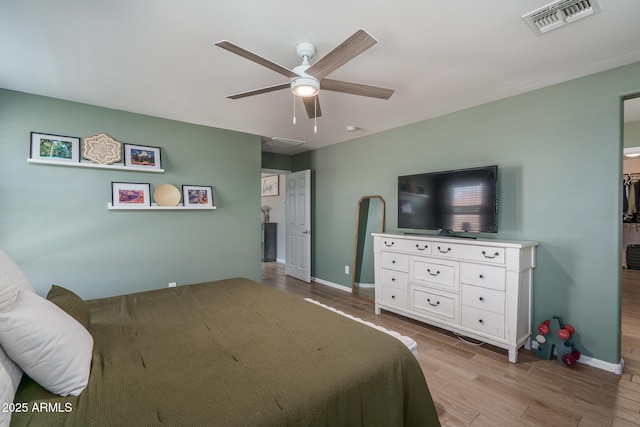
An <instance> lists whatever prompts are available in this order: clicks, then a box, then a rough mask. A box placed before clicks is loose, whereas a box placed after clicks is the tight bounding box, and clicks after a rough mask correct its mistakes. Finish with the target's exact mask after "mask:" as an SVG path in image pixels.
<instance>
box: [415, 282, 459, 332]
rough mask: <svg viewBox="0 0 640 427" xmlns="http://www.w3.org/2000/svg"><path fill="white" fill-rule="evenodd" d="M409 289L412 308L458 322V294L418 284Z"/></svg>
mask: <svg viewBox="0 0 640 427" xmlns="http://www.w3.org/2000/svg"><path fill="white" fill-rule="evenodd" d="M411 291H412V293H413V295H412V302H411V305H412V308H413V309H415V310H418V311H421V312H423V313H427V314H429V315H434V316H437V317H440V318H442V319H445V320H448V321H451V322H455V323H458V302H459V299H458V295H456V294H444V293H439V292H437V291H435V292H434V291H432V290H431V289H427V288H422V287H419V286H415V287H413V288H412V290H411Z"/></svg>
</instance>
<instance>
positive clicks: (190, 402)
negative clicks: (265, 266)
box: [0, 251, 439, 426]
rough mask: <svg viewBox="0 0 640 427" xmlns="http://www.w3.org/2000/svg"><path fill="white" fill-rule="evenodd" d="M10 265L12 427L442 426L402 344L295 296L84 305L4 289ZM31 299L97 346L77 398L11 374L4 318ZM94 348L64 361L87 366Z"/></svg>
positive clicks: (195, 289)
mask: <svg viewBox="0 0 640 427" xmlns="http://www.w3.org/2000/svg"><path fill="white" fill-rule="evenodd" d="M1 255H3V254H2V253H1V251H0V256H1ZM5 257H6V256H5ZM9 263H10V261H9ZM7 265H8V264H7V261H6V260H5V262H4V264H3V262H2V260H0V285H2V287H1V288H0V299H1V300H2V301H0V343H1V344H2V347H3V348H4V350H6V354H5V353H4V352H3V353H2V354H0V360H1V359H2V358H3V357H4V359H5V361H4V362H3V366H4V371H3V372H5V373H6V372H10V373H11V371H12V369H13V370H15V368H16V367H17V368H18V369H19V370H20V377H21V378H20V379H19V386H17V383H18V381H16V380H15V379H13V380H12V379H9V380H7V379H6V378H3V374H2V372H0V378H2V386H3V392H4V394H3V395H2V397H3V398H4V399H5V400H4V401H2V405H3V408H0V409H4V411H3V414H2V416H4V418H0V420H3V421H2V422H4V423H5V425H8V424H9V417H7V415H10V420H11V425H17V426H23V425H37V426H60V425H64V426H88V425H91V426H102V425H104V426H117V425H123V426H128V425H136V426H146V425H182V426H184V425H189V426H192V425H193V426H196V425H197V426H200V425H202V426H204V425H206V426H218V425H219V426H254V425H255V426H328V425H331V426H354V425H363V426H401V425H404V426H429V425H439V422H438V417H437V413H436V410H435V408H434V405H433V401H432V399H431V396H430V394H429V390H428V387H427V384H426V382H425V379H424V376H423V373H422V371H421V368H420V366H419V364H418V363H417V360H416V358H415V356H414V355H413V354H412V352H411V351H410V350H409V349H408V348H407V347H406V346H405V345H404V344H403V343H402V342H401V341H399V340H398V339H396V338H394V337H393V336H390V335H389V334H385V333H383V332H380V331H378V330H376V329H374V328H371V327H369V326H367V325H364V324H361V323H359V322H355V321H353V320H352V319H349V318H347V317H345V316H341V315H339V314H336V313H332V312H331V311H329V310H326V309H325V308H323V307H320V306H318V305H315V304H311V303H309V302H306V301H304V300H302V299H301V298H299V297H296V296H293V295H289V294H286V293H284V292H281V291H279V290H276V289H273V288H270V287H268V286H264V285H261V284H259V283H256V282H253V281H250V280H248V279H244V278H234V279H227V280H220V281H216V282H209V283H199V284H193V285H186V286H179V287H177V288H165V289H159V290H153V291H146V292H140V293H134V294H129V295H122V296H116V297H109V298H102V299H96V300H88V301H82V300H81V299H80V298H79V297H78V296H77V295H75V294H74V293H73V292H71V291H70V290H67V289H65V288H63V287H59V286H53V287H52V289H51V291H50V292H49V295H48V296H47V298H48V301H46V300H45V299H44V298H42V297H37V296H34V295H35V294H34V293H33V290H32V289H29V288H30V285H28V283H27V282H26V278H24V279H20V280H22V281H21V282H20V280H19V282H20V283H19V286H17V287H13V288H12V287H11V286H6V283H4V284H3V283H2V282H3V281H4V282H7V281H16V277H15V275H13V276H12V275H11V274H9V276H12V278H11V277H10V278H9V279H7V274H6V271H8V268H9V267H7ZM2 270H4V271H2ZM7 289H9V290H7ZM16 289H17V291H16ZM16 294H17V296H16ZM31 294H33V295H31ZM27 296H28V299H30V300H29V301H31V299H35V298H40V299H42V300H45V301H46V302H47V304H49V305H55V307H56V309H59V310H60V311H64V312H65V313H66V316H67V317H68V318H69V319H73V320H72V321H73V322H75V323H74V326H73V328H75V327H77V326H79V327H80V328H81V329H82V330H86V332H87V334H86V335H83V334H84V332H81V331H80V329H78V330H77V332H78V334H79V335H82V336H83V339H84V340H85V341H84V344H86V342H88V341H90V342H91V347H90V349H89V356H88V360H87V359H86V358H85V359H79V360H78V361H75V362H74V363H73V364H72V365H73V366H71V368H74V367H77V366H80V367H84V366H85V365H86V368H84V369H85V370H87V378H86V379H85V382H86V386H84V387H81V389H80V390H78V385H77V384H67V385H65V387H66V389H65V390H62V392H60V390H58V393H57V394H56V393H52V392H51V391H49V390H47V389H46V388H45V387H43V386H42V385H40V383H39V382H43V383H46V381H48V380H51V379H50V378H44V379H43V380H41V381H38V382H37V381H35V380H34V379H32V378H30V377H29V376H28V375H26V374H25V375H22V370H21V369H20V368H21V366H20V365H21V363H23V362H20V363H16V364H13V366H11V363H13V358H12V356H15V357H16V358H19V357H20V356H19V355H15V354H13V353H12V351H14V352H15V350H11V351H10V347H11V345H10V344H9V343H7V345H6V346H5V341H6V340H7V338H5V337H4V335H3V334H4V333H5V332H6V331H4V330H5V329H7V326H6V324H5V323H6V322H5V320H3V319H4V317H6V316H7V313H10V312H11V311H12V310H18V309H19V308H16V307H20V306H21V305H24V303H23V301H22V300H23V299H25V298H27ZM38 301H39V300H38ZM39 304H44V303H42V302H41V301H39ZM12 306H13V307H14V308H12ZM39 310H41V309H39ZM39 312H41V311H39ZM69 319H65V320H69ZM3 322H4V323H3ZM49 323H51V324H54V323H55V322H53V321H51V322H49V321H47V324H49ZM3 328H4V329H3ZM52 328H54V329H55V328H56V327H54V326H52ZM57 329H64V330H65V331H66V330H67V329H71V327H69V328H67V327H60V326H57ZM60 340H63V338H60V339H59V340H58V341H60ZM84 344H82V343H81V344H80V346H79V347H77V349H78V350H73V351H72V354H70V355H66V356H65V357H66V358H71V357H76V356H77V355H78V353H82V352H84V353H86V352H87V351H86V350H82V349H83V348H84V347H82V346H83V345H84ZM61 346H63V347H72V348H76V344H75V343H74V344H68V343H67V344H64V345H61ZM67 350H68V349H67ZM63 351H64V350H63ZM5 362H6V363H5ZM24 363H26V362H24ZM7 366H8V368H7ZM30 369H31V368H29V367H27V369H24V370H25V371H27V372H31V371H30ZM80 370H81V371H82V369H80ZM15 376H16V375H15V372H13V377H15ZM34 376H36V377H37V373H36V374H34ZM60 376H62V375H60ZM80 376H82V375H80ZM45 377H46V375H45ZM54 380H56V381H57V380H58V377H56V378H54ZM13 386H17V390H15V396H13V398H12V399H11V400H9V401H8V402H7V401H6V400H7V399H9V398H8V397H7V396H8V395H11V387H13ZM56 386H57V385H56ZM80 386H82V381H80ZM74 387H75V389H74ZM7 393H8V394H7ZM60 394H67V395H66V396H62V395H60ZM74 394H75V395H74Z"/></svg>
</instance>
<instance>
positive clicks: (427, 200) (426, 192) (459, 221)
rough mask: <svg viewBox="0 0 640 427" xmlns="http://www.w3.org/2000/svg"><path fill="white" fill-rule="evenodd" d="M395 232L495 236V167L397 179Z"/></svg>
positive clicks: (496, 199) (496, 228)
mask: <svg viewBox="0 0 640 427" xmlns="http://www.w3.org/2000/svg"><path fill="white" fill-rule="evenodd" d="M398 228H406V229H418V230H439V231H440V232H450V231H454V232H462V231H466V232H475V233H480V232H483V233H497V232H498V166H497V165H494V166H484V167H478V168H470V169H458V170H451V171H442V172H429V173H421V174H416V175H406V176H399V177H398Z"/></svg>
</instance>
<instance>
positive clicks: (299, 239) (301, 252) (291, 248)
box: [285, 169, 311, 282]
mask: <svg viewBox="0 0 640 427" xmlns="http://www.w3.org/2000/svg"><path fill="white" fill-rule="evenodd" d="M286 180H287V186H286V195H287V196H286V197H287V202H286V205H287V213H286V219H285V220H286V223H287V225H286V235H287V261H286V264H285V273H286V274H287V275H288V276H293V277H295V278H297V279H300V280H303V281H305V282H310V281H311V171H310V170H308V169H307V170H303V171H300V172H295V173H290V174H288V175H286Z"/></svg>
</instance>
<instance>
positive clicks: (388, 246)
mask: <svg viewBox="0 0 640 427" xmlns="http://www.w3.org/2000/svg"><path fill="white" fill-rule="evenodd" d="M431 245H432V243H431V242H429V241H424V240H407V239H393V238H389V239H386V238H385V239H382V249H383V250H393V251H398V252H408V253H411V254H418V255H431Z"/></svg>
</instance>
